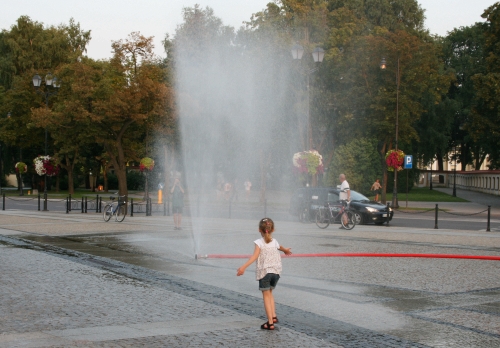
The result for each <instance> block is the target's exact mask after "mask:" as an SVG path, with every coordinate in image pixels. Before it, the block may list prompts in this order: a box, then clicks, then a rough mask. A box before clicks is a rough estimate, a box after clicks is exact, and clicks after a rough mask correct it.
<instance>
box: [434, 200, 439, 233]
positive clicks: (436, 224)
mask: <svg viewBox="0 0 500 348" xmlns="http://www.w3.org/2000/svg"><path fill="white" fill-rule="evenodd" d="M438 211H439V209H438V205H437V204H436V217H435V219H434V229H436V230H437V229H438Z"/></svg>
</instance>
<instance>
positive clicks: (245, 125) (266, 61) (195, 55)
mask: <svg viewBox="0 0 500 348" xmlns="http://www.w3.org/2000/svg"><path fill="white" fill-rule="evenodd" d="M184 20H185V23H184V24H182V25H180V26H179V27H178V29H177V32H176V36H175V39H174V47H173V52H174V61H175V67H174V68H175V83H176V91H177V96H176V100H177V110H178V115H179V122H180V130H181V143H182V145H181V146H182V154H183V170H184V176H185V179H186V180H187V187H188V195H189V200H190V202H191V207H192V209H191V214H192V216H193V219H192V224H193V233H194V244H195V245H194V248H195V254H198V253H199V252H200V251H201V250H200V249H201V244H202V238H203V235H204V233H203V232H204V225H205V219H207V218H210V215H209V213H208V211H207V208H208V207H210V205H212V204H213V203H214V202H215V201H216V200H217V195H216V188H217V181H218V179H219V180H220V179H221V177H223V178H224V180H226V181H230V182H234V180H235V179H237V180H238V182H239V183H240V184H241V188H243V182H244V181H245V179H246V178H248V177H253V178H260V176H261V175H267V174H266V173H267V172H269V170H271V171H272V170H273V169H272V167H273V163H275V162H276V161H280V160H282V159H283V160H286V161H290V158H291V156H290V153H291V152H292V151H293V150H290V151H287V153H284V154H277V153H276V151H274V150H273V149H277V148H278V147H277V146H276V144H277V142H283V141H287V142H290V143H294V140H291V139H286V137H285V136H284V134H285V133H286V132H284V131H283V130H284V129H287V127H296V126H295V125H294V122H293V120H290V119H287V117H289V114H290V113H289V112H288V110H287V105H291V104H292V103H290V102H289V101H287V96H288V93H287V88H288V86H289V84H288V83H287V80H288V76H289V75H290V71H289V66H288V65H289V64H291V58H290V53H289V51H288V50H286V49H283V47H285V46H286V47H289V46H290V45H289V43H285V42H281V44H282V46H283V47H279V46H277V45H276V42H278V41H279V40H278V38H277V36H276V35H272V34H269V33H268V34H267V35H252V33H251V32H246V31H243V30H240V32H239V33H238V34H235V33H234V30H233V29H232V28H231V27H225V26H223V25H222V23H221V21H220V20H219V19H218V18H216V17H214V15H213V13H212V11H211V10H210V9H208V8H207V9H205V10H202V9H200V8H198V7H195V8H191V9H185V13H184ZM287 114H288V116H287ZM281 148H283V147H281ZM285 148H286V146H285ZM289 148H290V149H292V148H296V146H295V145H290V146H289ZM200 197H202V198H200Z"/></svg>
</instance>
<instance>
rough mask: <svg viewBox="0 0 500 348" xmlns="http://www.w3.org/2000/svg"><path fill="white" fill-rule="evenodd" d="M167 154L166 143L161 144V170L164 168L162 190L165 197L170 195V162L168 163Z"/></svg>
mask: <svg viewBox="0 0 500 348" xmlns="http://www.w3.org/2000/svg"><path fill="white" fill-rule="evenodd" d="M169 159H170V158H169V154H168V146H167V145H166V144H163V161H164V164H163V170H164V173H163V180H164V183H163V185H164V186H163V192H164V193H165V194H164V196H165V198H166V197H167V196H168V195H170V189H169V187H170V175H169V173H170V163H169Z"/></svg>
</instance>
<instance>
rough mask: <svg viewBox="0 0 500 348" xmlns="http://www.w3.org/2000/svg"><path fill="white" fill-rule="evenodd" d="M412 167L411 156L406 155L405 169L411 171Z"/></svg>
mask: <svg viewBox="0 0 500 348" xmlns="http://www.w3.org/2000/svg"><path fill="white" fill-rule="evenodd" d="M412 166H413V156H412V155H406V156H405V165H404V168H405V169H411V168H412Z"/></svg>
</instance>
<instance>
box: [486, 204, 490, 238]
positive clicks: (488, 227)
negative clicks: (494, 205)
mask: <svg viewBox="0 0 500 348" xmlns="http://www.w3.org/2000/svg"><path fill="white" fill-rule="evenodd" d="M490 218H491V205H489V206H488V224H487V225H486V232H490Z"/></svg>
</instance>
